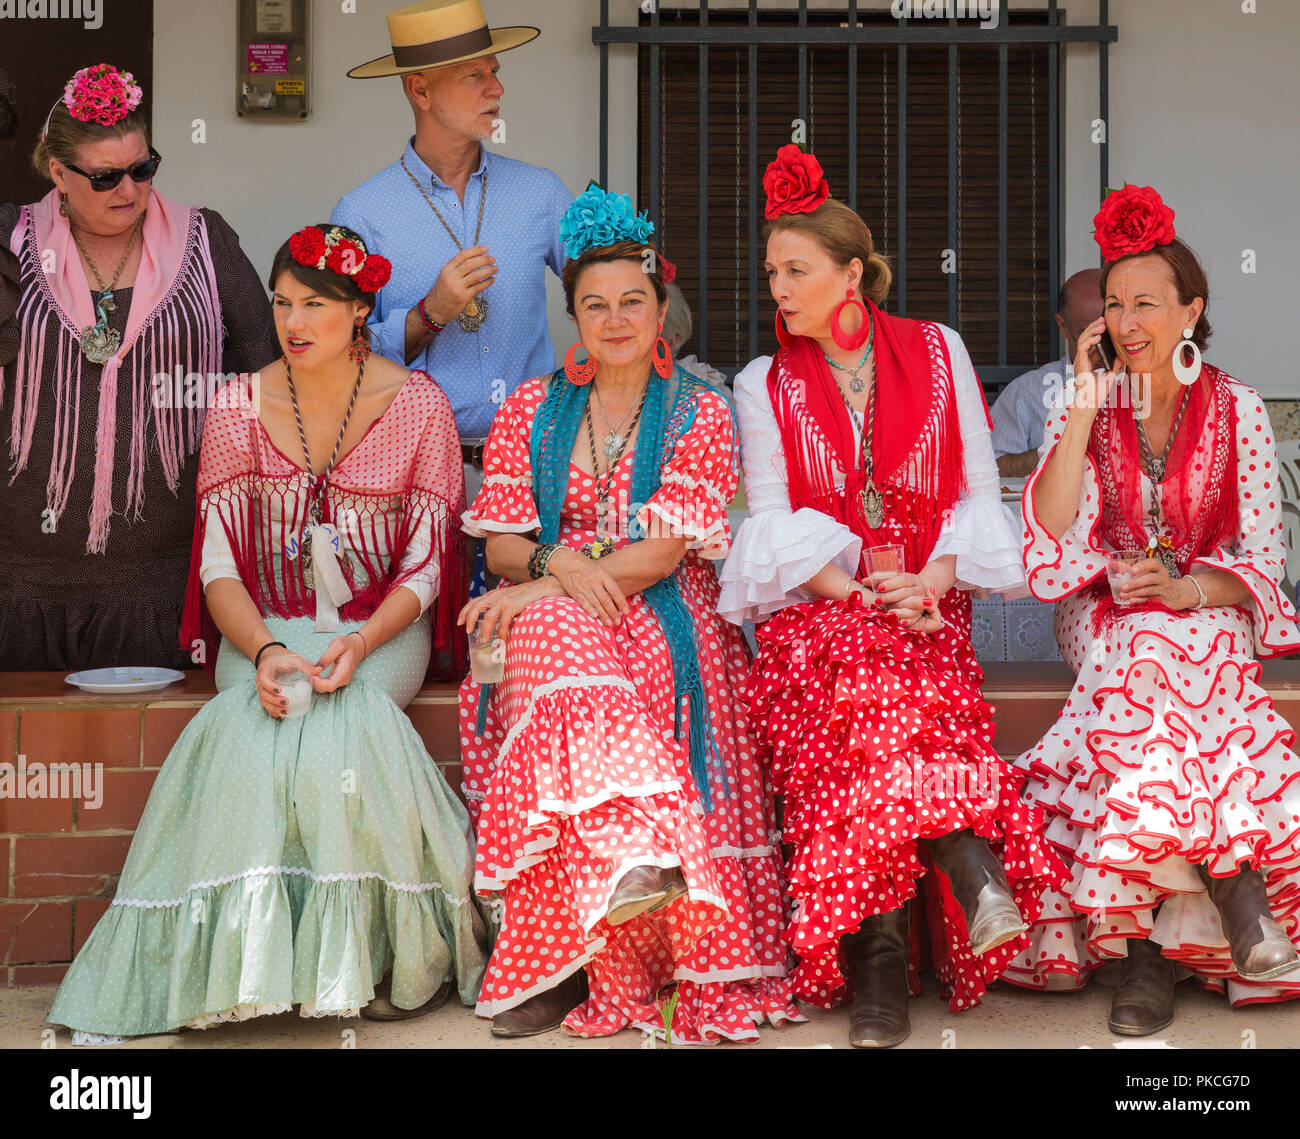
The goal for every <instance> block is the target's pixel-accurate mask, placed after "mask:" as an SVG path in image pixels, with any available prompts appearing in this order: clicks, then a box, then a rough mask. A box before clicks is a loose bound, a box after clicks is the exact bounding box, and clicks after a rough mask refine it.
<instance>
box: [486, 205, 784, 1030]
mask: <svg viewBox="0 0 1300 1139" xmlns="http://www.w3.org/2000/svg"><path fill="white" fill-rule="evenodd" d="M591 219H595V220H594V221H593V220H591ZM561 232H562V234H563V235H564V237H565V240H566V243H567V248H568V253H569V256H570V258H571V260H570V261H569V263H568V265H567V266H566V268H565V272H564V284H565V291H566V295H567V300H568V307H569V311H570V313H572V314H573V315H574V318H575V322H576V324H577V328H578V333H579V335H580V337H581V340H582V345H585V347H586V351H587V352H588V353H589V357H588V360H587V361H586V363H585V364H578V363H577V361H576V355H577V351H576V350H575V351H574V352H572V353H570V356H569V360H568V363H567V364H566V367H565V369H563V370H561V371H558V372H556V373H555V375H554V376H551V377H548V378H546V379H535V380H530V381H528V382H527V383H525V384H524V385H523V386H522V387H520V388H519V390H518V391H517V392H516V393H515V394H514V395H513V396H511V398H510V399H509V400H507V401H506V403H505V404H504V405H503V406H502V408H501V411H500V413H499V414H498V415H497V417H496V422H495V423H494V424H493V427H492V433H491V436H490V437H489V439H488V443H487V449H486V452H485V454H484V474H485V476H486V477H485V480H484V485H483V490H482V491H481V492H480V494H479V496H478V498H477V499H476V500H475V502H474V505H473V508H472V509H471V510H470V511H469V512H468V513H467V514H466V529H467V530H468V531H469V532H470V533H472V534H476V535H479V534H481V535H484V536H486V539H487V557H488V562H489V565H490V566H491V567H492V569H493V570H494V571H496V572H499V573H500V574H501V575H502V577H503V578H504V579H506V582H507V584H504V585H503V587H502V588H500V589H498V590H497V591H495V592H494V593H492V594H489V595H487V596H485V597H483V598H479V599H477V600H476V601H475V602H473V603H471V605H470V606H469V607H468V609H467V611H466V614H465V620H466V624H467V626H468V627H470V628H472V629H473V628H477V636H478V637H479V639H480V640H481V641H490V640H491V639H492V638H493V636H494V635H497V634H501V633H504V634H505V635H506V636H507V641H506V651H505V662H504V675H503V677H502V679H501V681H500V682H499V683H497V684H495V685H494V686H492V688H491V692H490V697H489V694H488V691H487V690H486V689H484V688H481V687H480V686H479V685H477V684H475V683H474V681H473V679H472V678H471V679H469V680H467V681H466V682H465V684H464V686H463V687H462V689H461V751H462V757H463V763H464V772H465V776H464V778H465V788H466V794H467V796H468V798H469V801H470V803H471V804H472V805H473V806H474V808H475V809H476V811H477V830H478V861H477V876H476V884H477V887H478V889H479V890H480V891H481V892H485V893H496V894H499V895H501V897H502V899H503V904H504V911H503V912H504V916H503V918H502V924H501V932H500V936H499V937H498V939H497V942H496V946H495V948H494V950H493V954H492V959H491V961H490V962H489V965H488V975H487V980H486V981H485V983H484V986H483V992H482V995H481V997H480V1000H479V1012H480V1014H482V1015H484V1016H490V1017H492V1018H493V1027H492V1031H493V1033H494V1034H496V1035H498V1036H525V1035H532V1034H535V1033H539V1032H544V1031H547V1030H548V1029H552V1028H556V1027H558V1026H560V1025H561V1023H562V1024H563V1027H564V1028H565V1030H566V1031H568V1032H570V1033H573V1034H575V1035H579V1036H605V1035H608V1034H610V1033H613V1032H617V1031H618V1030H619V1029H621V1028H623V1027H625V1026H627V1025H633V1026H636V1027H638V1028H641V1029H642V1030H646V1031H650V1030H656V1029H657V1030H659V1031H660V1032H662V1031H663V1028H664V1020H665V1019H666V1014H665V1012H664V1008H665V1000H666V998H667V994H666V993H664V992H663V990H664V989H665V988H666V987H669V986H672V985H673V984H674V982H675V983H676V998H675V1005H674V1006H673V1008H674V1010H675V1011H674V1014H673V1017H672V1023H671V1031H672V1038H673V1040H674V1041H675V1042H677V1043H689V1044H708V1043H714V1042H716V1041H719V1040H733V1041H752V1040H756V1039H757V1038H758V1026H759V1025H760V1024H762V1023H763V1022H764V1021H765V1020H770V1021H771V1022H772V1023H773V1024H780V1023H782V1022H783V1021H790V1020H801V1019H802V1017H801V1016H800V1015H799V1013H798V1011H797V1010H796V1009H795V1007H794V1004H793V1002H792V1000H791V996H790V985H789V981H788V979H787V977H786V966H787V960H786V958H787V949H786V947H785V945H784V944H783V942H782V940H781V927H782V924H783V920H784V917H785V913H784V908H783V893H782V888H781V867H780V857H779V854H778V852H777V850H776V848H775V845H774V843H775V838H774V835H775V829H776V828H775V823H774V818H773V803H772V796H771V790H770V788H769V786H768V784H767V781H766V779H765V778H764V774H763V771H762V769H761V768H760V766H759V764H758V763H757V759H756V756H755V753H754V748H753V745H752V743H751V742H750V739H749V736H748V735H747V733H746V731H745V724H744V712H743V709H742V708H741V707H740V702H739V696H738V693H739V689H740V687H741V685H742V684H743V683H744V679H745V675H746V672H747V670H748V665H749V661H748V653H747V650H746V648H745V644H744V640H743V638H742V637H741V635H740V632H739V630H737V629H735V628H733V627H732V626H730V625H728V624H727V623H726V622H724V621H723V620H722V619H721V618H719V617H718V615H717V613H716V611H715V610H716V603H717V597H718V584H717V578H716V575H715V574H714V571H713V569H712V567H711V564H710V563H711V562H712V561H715V560H717V559H719V558H722V557H723V556H725V554H726V552H727V549H728V546H729V544H730V534H729V530H728V525H727V515H726V506H727V503H728V502H729V501H730V500H731V499H732V497H733V496H734V494H735V491H736V486H737V481H738V471H737V467H738V456H737V440H736V435H735V430H734V427H733V418H732V412H731V408H730V405H729V404H728V402H727V399H726V397H725V396H724V395H722V394H721V393H719V392H718V391H717V390H716V389H714V388H711V387H710V386H709V385H708V384H706V383H705V382H704V381H702V380H699V379H698V378H696V377H694V376H691V375H689V374H688V373H685V372H683V371H682V370H681V369H680V368H675V367H674V366H673V365H672V362H671V359H670V358H669V356H668V353H667V346H666V344H665V343H664V341H663V340H662V338H661V336H660V333H661V331H662V325H663V318H664V312H665V310H666V308H667V293H666V290H665V288H664V283H663V277H662V273H661V269H660V263H659V260H658V258H657V257H656V255H655V251H654V249H653V247H652V246H650V245H648V244H647V240H648V238H649V237H650V234H651V233H652V232H653V227H652V226H651V225H650V223H649V222H648V221H647V220H646V219H644V218H641V217H637V216H636V215H634V214H633V213H632V211H631V204H630V202H629V201H628V199H627V197H626V195H612V194H605V192H604V191H601V190H599V189H591V190H588V192H587V193H585V194H583V195H582V196H581V197H580V198H579V199H578V200H577V202H576V203H575V205H574V208H573V210H571V211H570V213H569V214H568V215H567V216H566V220H565V226H564V228H563V229H562V231H561ZM611 241H612V242H613V243H612V244H611ZM509 582H515V583H520V584H515V585H510V584H508V583H509ZM584 975H585V981H586V984H587V988H588V989H589V995H588V996H587V997H586V999H585V1000H584V999H583V992H582V986H583V982H584ZM575 1006H576V1007H575Z"/></svg>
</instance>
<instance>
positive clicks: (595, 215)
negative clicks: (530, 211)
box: [560, 182, 655, 261]
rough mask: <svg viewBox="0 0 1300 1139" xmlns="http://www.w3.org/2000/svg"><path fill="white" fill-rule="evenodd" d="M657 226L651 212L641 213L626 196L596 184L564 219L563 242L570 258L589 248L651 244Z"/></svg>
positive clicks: (578, 255) (575, 202)
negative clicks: (635, 242) (652, 219)
mask: <svg viewBox="0 0 1300 1139" xmlns="http://www.w3.org/2000/svg"><path fill="white" fill-rule="evenodd" d="M654 232H655V225H654V222H652V221H651V220H650V217H649V215H648V213H645V212H642V213H639V214H638V213H637V212H636V211H635V210H634V209H633V208H632V199H631V198H629V197H628V196H627V195H626V194H611V193H610V192H609V191H607V190H603V189H601V188H600V187H599V186H597V185H596V183H595V182H592V183H591V184H590V185H589V186H588V187H587V188H586V189H585V190H584V191H583V192H582V193H581V194H579V195H578V197H577V198H575V199H574V202H573V205H571V206H570V207H569V209H568V212H567V213H565V215H564V217H563V218H562V219H561V220H560V240H561V241H563V242H564V248H565V252H567V253H568V255H569V257H570V259H572V260H575V261H576V260H577V259H578V258H579V257H581V256H582V255H583V254H584V253H586V252H587V250H588V249H596V248H600V247H602V246H606V245H617V244H618V243H619V242H620V241H637V242H642V243H645V242H649V240H650V238H651V237H653V236H654Z"/></svg>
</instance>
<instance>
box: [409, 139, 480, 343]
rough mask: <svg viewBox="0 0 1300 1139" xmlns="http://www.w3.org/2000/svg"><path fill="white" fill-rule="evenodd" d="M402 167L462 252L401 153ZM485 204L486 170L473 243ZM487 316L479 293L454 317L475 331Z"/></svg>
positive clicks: (450, 229) (439, 212) (457, 240)
mask: <svg viewBox="0 0 1300 1139" xmlns="http://www.w3.org/2000/svg"><path fill="white" fill-rule="evenodd" d="M402 169H403V170H405V171H406V176H407V177H408V178H410V180H411V181H412V182H413V183H415V188H416V189H417V190H419V191H420V197H422V198H423V199H424V200H425V201H426V202H428V203H429V209H431V210H432V211H433V212H434V213H435V214H437V215H438V220H439V221H440V222H442V228H443V229H445V230H446V231H447V234H448V236H449V237H450V238H451V239H452V241H454V242H455V243H456V248H457V249H459V250H460V251H461V252H464V250H465V247H464V246H463V245H461V243H460V238H458V237H457V236H456V234H455V233H454V232H452V228H451V226H449V225H448V224H447V219H446V218H445V217H443V216H442V213H441V211H439V209H438V207H437V206H435V205H434V204H433V199H432V198H431V197H429V195H428V194H426V193H425V192H424V187H423V186H421V185H420V180H419V179H418V178H417V177H416V176H415V175H414V174H412V173H411V168H410V167H409V166H407V165H406V155H402ZM486 205H487V171H486V170H484V171H483V195H482V197H480V198H479V200H478V225H477V226H476V227H475V229H474V244H475V245H477V244H478V238H479V234H480V233H482V232H483V209H484V207H485V206H486ZM487 317H488V302H487V297H485V296H483V295H482V294H481V293H480V294H479V295H478V296H477V297H471V298H470V302H469V304H467V305H466V306H465V309H464V311H463V312H462V313H461V314H460V316H458V317H457V318H456V321H457V323H458V324H459V325H460V326H461V328H463V329H464V330H465V331H466V332H477V331H478V330H479V329H480V328H482V327H483V325H484V323H485V322H486V321H487Z"/></svg>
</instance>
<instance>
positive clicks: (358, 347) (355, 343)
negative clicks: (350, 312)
mask: <svg viewBox="0 0 1300 1139" xmlns="http://www.w3.org/2000/svg"><path fill="white" fill-rule="evenodd" d="M362 323H364V322H360V323H358V324H357V328H356V332H355V333H354V334H353V336H352V343H351V345H349V347H348V359H349V360H351V361H352V362H353V363H354V364H356V365H357V367H361V366H362V365H364V364H365V362H366V361H367V360H369V359H370V353H371V352H372V351H373V349H372V348H371V347H370V342H369V341H368V340H367V339H366V338H365V337H364V336H363V335H362V334H361V324H362Z"/></svg>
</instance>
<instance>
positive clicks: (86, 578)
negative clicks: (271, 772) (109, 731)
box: [0, 64, 278, 670]
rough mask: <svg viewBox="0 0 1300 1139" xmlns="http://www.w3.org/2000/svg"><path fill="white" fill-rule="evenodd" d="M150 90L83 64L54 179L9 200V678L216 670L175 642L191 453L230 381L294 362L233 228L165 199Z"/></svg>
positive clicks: (5, 236)
mask: <svg viewBox="0 0 1300 1139" xmlns="http://www.w3.org/2000/svg"><path fill="white" fill-rule="evenodd" d="M141 98H142V93H141V91H140V88H139V86H138V85H137V84H135V83H134V82H133V81H132V78H131V75H130V74H129V73H126V72H119V71H117V70H116V69H115V68H113V67H111V66H109V65H107V64H99V65H97V66H95V67H90V68H86V69H84V70H83V71H79V72H78V73H77V74H76V75H75V76H74V77H73V78H72V80H71V81H70V82H69V83H68V84H67V87H66V88H65V90H64V94H63V97H62V98H60V99H59V101H58V102H56V103H55V105H54V107H53V109H52V110H51V112H50V115H49V118H48V120H47V122H46V124H45V126H44V128H43V130H42V132H41V139H40V142H39V144H38V146H37V148H36V152H35V155H34V157H33V160H34V162H35V164H36V167H37V169H38V170H39V171H40V173H41V174H42V175H43V176H46V177H48V178H49V179H50V180H51V181H52V182H53V183H54V188H53V189H52V190H51V191H50V193H49V194H48V195H46V197H45V198H43V199H42V200H41V201H39V202H36V203H34V204H32V205H28V206H21V207H20V206H17V205H8V204H0V249H3V251H4V254H5V255H4V256H3V257H0V369H3V370H2V371H0V433H2V434H3V436H4V437H5V442H4V444H3V446H4V447H5V449H6V451H7V456H6V457H7V459H8V462H7V464H6V465H7V467H8V472H7V477H5V478H4V479H0V593H2V594H3V595H4V596H5V597H6V599H8V600H9V602H10V604H8V605H6V606H4V607H3V608H2V609H0V669H3V670H45V669H80V668H93V667H100V666H108V665H149V664H152V665H167V666H173V667H186V666H192V665H193V664H194V663H202V662H201V661H197V660H195V659H193V658H192V655H191V652H192V648H193V647H192V646H181V645H180V643H179V639H178V631H179V623H180V612H181V606H182V604H183V601H184V597H185V583H186V575H187V572H188V569H189V557H190V537H191V534H192V532H193V527H194V500H195V476H196V473H197V463H196V462H195V461H194V452H195V451H196V450H197V449H198V445H199V438H200V435H201V432H202V428H203V419H204V412H205V408H206V407H207V406H208V405H209V404H210V403H211V402H212V396H213V394H214V393H215V390H216V388H217V385H218V383H219V381H220V379H221V377H223V376H225V375H232V374H236V373H239V372H249V371H253V370H254V369H256V368H259V367H261V366H262V365H264V364H266V363H268V362H269V361H271V360H273V359H274V358H275V357H276V356H277V355H278V349H277V347H276V338H275V328H274V325H273V323H272V321H271V318H270V311H269V309H268V306H267V303H266V295H265V292H264V291H263V289H262V287H261V284H260V282H259V281H258V279H257V274H256V272H255V270H254V269H253V266H252V265H251V264H250V263H249V261H248V258H247V257H245V256H244V253H243V251H242V250H241V249H240V247H239V240H238V238H237V237H236V235H235V233H234V232H233V231H232V230H231V228H230V227H229V226H228V225H227V224H226V223H225V221H223V220H222V219H221V217H220V216H219V215H218V214H216V213H215V212H214V211H212V210H206V209H199V208H195V207H190V206H183V205H179V204H178V203H176V202H173V201H170V200H169V199H167V198H165V197H163V196H162V195H161V194H159V193H158V192H157V190H155V189H154V188H153V177H154V175H155V173H156V172H157V170H158V166H159V163H160V162H161V159H160V157H159V155H158V153H157V151H155V150H154V149H153V148H152V146H151V145H150V140H149V128H148V124H147V122H146V120H145V118H144V115H143V113H142V111H141V109H140V102H141ZM141 582H147V583H148V589H147V590H141V589H140V583H141Z"/></svg>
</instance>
